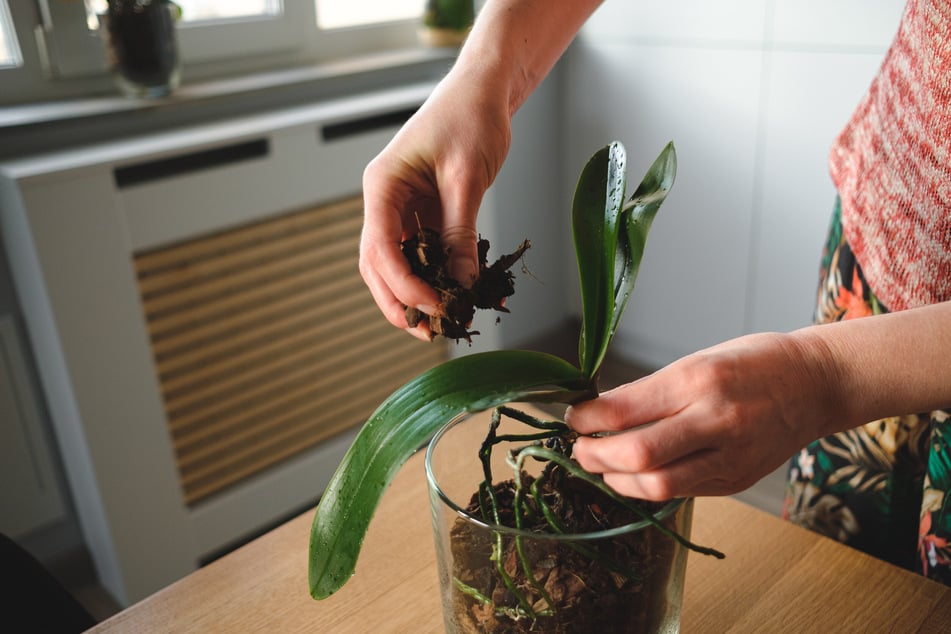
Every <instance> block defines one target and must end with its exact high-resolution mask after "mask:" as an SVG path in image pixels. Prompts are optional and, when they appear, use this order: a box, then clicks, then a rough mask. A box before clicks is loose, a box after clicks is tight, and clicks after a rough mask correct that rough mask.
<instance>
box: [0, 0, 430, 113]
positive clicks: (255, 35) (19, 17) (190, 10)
mask: <svg viewBox="0 0 951 634" xmlns="http://www.w3.org/2000/svg"><path fill="white" fill-rule="evenodd" d="M175 3H176V4H177V5H178V6H179V7H180V8H181V12H182V16H181V22H180V23H179V25H178V29H177V32H178V43H179V51H180V54H181V56H182V59H183V62H184V67H185V71H184V72H185V77H186V81H188V80H192V81H194V80H199V81H200V80H202V79H209V78H213V77H216V76H222V75H228V74H235V73H240V72H251V71H259V70H266V69H279V68H287V67H289V66H294V65H301V64H311V63H320V62H325V61H333V60H337V59H343V58H347V57H352V56H356V55H363V54H371V53H379V52H384V51H387V50H395V49H401V48H404V49H405V48H410V47H415V46H417V45H418V44H417V35H416V32H417V27H418V24H419V20H420V17H421V16H422V14H423V9H424V5H425V0H363V1H360V2H356V1H354V0H175ZM8 5H9V7H8ZM31 5H33V6H31ZM107 6H108V0H82V1H81V2H80V1H79V0H71V1H64V0H35V4H34V3H31V2H26V1H24V2H19V0H18V1H17V2H14V3H10V2H9V0H0V76H2V78H0V81H2V82H3V83H4V85H5V87H7V86H9V87H10V89H9V90H5V91H0V104H2V103H14V102H17V101H19V102H23V101H30V100H36V99H43V98H46V97H48V96H58V97H62V96H68V95H75V96H78V95H82V94H84V93H83V86H86V89H85V90H86V91H87V93H88V92H92V91H94V90H95V89H93V88H89V87H90V86H99V88H98V90H99V91H100V92H101V91H102V90H103V89H104V88H103V86H105V85H107V84H105V83H104V81H105V79H106V77H107V66H106V55H105V50H104V47H103V43H102V40H101V38H100V36H99V20H98V17H97V16H98V14H99V13H101V12H103V11H104V10H105V9H106V8H107ZM6 8H9V10H10V13H12V19H6V18H5V15H4V13H5V11H4V10H5V9H6ZM36 8H38V11H37V10H36ZM37 15H38V16H39V22H40V23H39V24H37V23H36V22H37ZM11 25H13V26H15V28H11ZM17 38H19V41H20V42H26V41H29V42H30V46H27V47H25V48H24V49H23V51H24V52H29V53H30V55H29V56H26V55H24V59H21V58H20V56H19V54H18V49H17V45H16V41H17ZM34 38H35V40H36V45H35V46H34V45H33V44H34V42H33V41H32V40H33V39H34ZM37 51H38V52H39V55H37V54H36V52H37ZM16 63H21V68H19V69H10V68H9V66H10V65H12V64H16ZM20 71H22V72H20ZM14 73H16V75H14ZM97 82H98V83H97ZM13 93H15V94H13Z"/></svg>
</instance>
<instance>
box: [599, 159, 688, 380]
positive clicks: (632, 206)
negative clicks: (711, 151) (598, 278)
mask: <svg viewBox="0 0 951 634" xmlns="http://www.w3.org/2000/svg"><path fill="white" fill-rule="evenodd" d="M676 176H677V151H676V150H675V149H674V144H673V143H668V144H667V146H666V147H664V149H663V151H661V153H660V155H659V156H658V157H657V159H656V160H655V161H654V163H653V164H652V165H651V166H650V169H648V170H647V174H645V175H644V178H643V180H641V184H640V185H639V186H638V187H637V190H635V192H634V194H633V195H632V196H631V199H630V200H629V201H628V202H627V203H626V204H625V205H624V208H623V209H622V210H621V218H622V220H621V224H622V225H623V226H624V231H623V232H622V233H621V235H620V236H619V239H618V248H617V257H618V259H617V263H616V265H615V271H614V276H615V280H617V287H616V288H615V291H614V314H613V316H612V319H611V326H610V330H609V331H608V333H607V337H606V341H605V344H604V351H606V350H607V344H608V343H609V342H610V341H611V338H612V337H614V333H615V332H616V331H617V327H618V325H619V324H620V323H621V315H622V314H623V313H624V307H625V306H626V305H627V300H628V299H629V298H630V297H631V292H632V291H633V290H634V281H635V280H636V279H637V272H638V271H639V270H640V266H641V258H642V257H643V255H644V247H645V246H646V244H647V234H648V233H649V232H650V228H651V224H652V223H653V222H654V217H655V216H656V215H657V212H658V210H660V206H661V205H662V204H663V202H664V200H666V198H667V193H668V192H670V188H671V187H673V186H674V179H675V178H676ZM604 351H603V352H602V358H603V353H604ZM599 363H600V359H599Z"/></svg>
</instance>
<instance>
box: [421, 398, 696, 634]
mask: <svg viewBox="0 0 951 634" xmlns="http://www.w3.org/2000/svg"><path fill="white" fill-rule="evenodd" d="M503 427H504V424H503ZM521 431H522V433H524V429H522V430H521ZM485 432H486V419H485V417H484V416H483V417H479V418H477V419H475V421H473V418H472V417H471V416H469V415H465V416H462V417H460V418H458V419H456V420H454V421H453V422H451V423H449V424H448V425H447V426H446V427H444V428H443V429H442V430H441V431H440V432H439V433H438V434H437V435H436V436H435V438H433V440H432V442H431V443H430V445H429V448H428V450H427V453H426V473H427V477H428V479H429V485H430V499H431V507H432V515H433V529H434V534H435V539H436V553H437V560H438V564H439V577H440V583H441V588H442V605H443V614H444V620H445V626H446V631H447V632H450V633H455V632H495V633H499V632H513V633H514V632H598V633H599V634H608V633H611V632H618V633H620V632H645V633H646V632H677V631H678V630H679V627H680V607H681V599H682V596H683V583H684V573H685V571H686V562H687V549H686V548H685V547H684V546H682V545H681V544H679V543H677V542H676V541H674V540H673V539H671V538H670V537H668V536H666V535H663V534H662V533H661V532H660V531H659V530H658V529H657V528H655V527H653V526H651V525H650V524H649V523H648V522H646V521H639V522H635V523H629V524H625V525H620V526H608V527H605V528H603V529H601V530H598V531H596V532H585V533H579V534H551V533H533V532H527V531H525V530H517V529H514V528H509V527H505V526H500V525H498V524H493V523H488V522H486V521H483V520H482V519H480V518H479V517H476V516H475V515H474V514H473V513H472V512H470V511H467V510H466V507H470V501H471V499H472V498H473V494H474V493H475V492H476V491H477V490H478V486H479V483H480V482H481V481H482V480H483V479H484V475H483V470H482V464H481V463H480V461H479V459H478V456H477V452H478V450H479V447H480V442H481V438H483V437H484V436H485ZM499 433H500V434H502V433H506V432H505V431H503V429H501V428H500V430H499ZM505 453H506V452H505V451H495V452H494V454H493V460H494V461H497V464H494V465H493V467H492V471H493V474H496V475H495V476H494V478H493V479H494V480H499V479H501V478H502V477H506V476H507V475H508V474H512V467H511V466H507V465H506V464H505V456H504V454H505ZM469 456H472V459H471V460H469V459H468V457H469ZM529 462H531V461H529ZM586 501H589V500H586ZM597 504H598V505H604V501H600V502H598V503H597ZM470 508H471V507H470ZM594 508H595V509H596V510H598V512H601V511H603V510H605V509H603V508H601V507H600V506H594ZM576 510H577V512H580V513H589V512H591V507H588V508H577V509H576ZM692 512H693V500H692V499H687V500H674V501H671V502H668V503H665V504H663V505H660V508H659V510H654V511H653V514H654V517H655V518H657V519H659V520H660V521H661V523H662V524H663V525H664V526H666V527H668V528H670V529H672V530H674V531H676V532H677V533H679V534H680V535H682V536H684V537H689V533H690V523H691V517H692ZM506 577H507V579H506ZM513 589H514V591H513Z"/></svg>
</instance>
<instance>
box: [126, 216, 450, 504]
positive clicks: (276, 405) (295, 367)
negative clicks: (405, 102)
mask: <svg viewBox="0 0 951 634" xmlns="http://www.w3.org/2000/svg"><path fill="white" fill-rule="evenodd" d="M361 222H362V201H361V200H360V199H350V200H346V201H343V202H339V203H334V204H330V205H326V206H321V207H317V208H315V209H308V210H305V211H300V212H295V213H291V214H287V215H284V216H280V217H277V218H273V219H268V220H266V221H263V222H258V223H255V224H252V225H248V226H244V227H240V228H237V229H233V230H229V231H227V232H223V233H218V234H215V235H211V236H204V237H200V238H197V239H194V240H190V241H187V242H184V243H179V244H176V245H173V246H171V247H164V248H161V249H159V250H155V251H150V252H145V253H139V254H137V255H136V256H135V266H136V270H137V273H138V280H139V288H140V292H141V296H142V300H143V303H144V307H145V313H146V318H147V322H148V328H149V332H150V335H151V340H152V350H153V354H154V357H155V363H156V367H157V371H158V375H159V380H160V384H161V389H162V395H163V398H164V401H165V411H166V415H167V419H168V425H169V429H170V432H171V435H172V439H173V443H174V448H175V452H176V458H177V462H178V470H179V474H180V477H181V483H182V489H183V491H184V497H185V500H186V502H187V503H188V504H189V505H191V504H194V503H196V502H198V501H199V500H203V499H205V498H207V497H208V496H210V495H213V494H215V493H217V492H220V491H222V490H223V489H225V488H227V487H229V486H231V485H233V484H235V483H238V482H240V481H242V480H244V479H245V478H249V477H251V476H253V475H255V474H257V473H260V472H261V471H263V470H265V469H268V468H269V467H272V466H274V465H276V464H278V463H280V462H281V461H284V460H287V459H289V458H291V457H293V456H294V455H296V454H299V453H300V452H303V451H305V450H307V449H308V448H310V447H313V446H314V445H315V444H317V443H319V442H321V441H323V440H325V439H327V438H329V437H330V436H332V435H334V434H337V433H339V432H341V431H343V430H344V429H346V428H349V427H352V426H354V425H358V424H360V423H362V422H363V421H364V420H366V418H367V416H369V414H370V413H372V411H373V410H374V409H375V408H376V406H377V405H379V403H380V402H381V401H382V400H383V399H384V398H385V397H386V396H387V395H388V394H390V393H391V392H392V391H393V390H394V389H395V388H396V387H398V386H399V385H401V384H403V383H405V382H406V381H408V380H409V379H410V378H412V377H413V376H415V375H417V374H419V373H420V372H422V371H423V370H425V369H427V368H429V367H431V366H432V365H434V364H435V363H437V362H440V361H442V360H443V359H444V358H445V356H446V348H445V346H439V345H427V344H425V343H422V342H419V341H417V340H415V339H413V338H412V337H408V336H407V335H406V334H405V333H403V332H401V331H400V330H398V329H396V328H393V327H392V326H390V325H389V324H388V323H387V322H386V321H385V320H384V319H383V317H382V316H381V315H380V314H379V311H378V309H377V308H376V305H375V304H374V303H373V300H372V298H371V297H370V294H369V291H367V290H366V288H365V286H364V284H363V282H362V280H361V278H360V275H359V272H358V270H357V261H356V258H357V256H356V254H357V247H358V241H359V233H360V225H361Z"/></svg>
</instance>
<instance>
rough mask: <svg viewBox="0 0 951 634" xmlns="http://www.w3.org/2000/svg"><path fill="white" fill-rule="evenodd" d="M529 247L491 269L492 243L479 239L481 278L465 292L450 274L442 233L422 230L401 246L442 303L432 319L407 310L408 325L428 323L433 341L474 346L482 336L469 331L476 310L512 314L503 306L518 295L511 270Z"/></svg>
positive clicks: (521, 247)
mask: <svg viewBox="0 0 951 634" xmlns="http://www.w3.org/2000/svg"><path fill="white" fill-rule="evenodd" d="M530 246H531V243H530V242H529V241H528V240H525V241H523V242H522V244H520V245H519V247H518V249H516V250H515V252H513V253H510V254H508V255H503V256H502V257H500V258H499V259H498V260H496V261H495V262H493V263H492V264H491V265H490V264H488V253H489V241H488V240H485V239H480V240H479V242H478V250H479V276H478V277H477V278H476V279H475V280H474V281H473V283H472V286H471V288H466V287H465V286H463V285H462V284H460V283H459V282H458V281H457V280H455V279H454V278H453V277H452V276H451V275H450V274H449V270H448V263H449V249H447V248H446V247H445V246H444V245H443V244H442V241H441V240H440V237H439V233H437V232H436V231H433V230H432V229H426V228H421V229H420V230H419V233H418V234H417V235H415V236H413V237H411V238H409V239H407V240H405V241H404V242H403V243H402V244H401V249H402V251H403V256H404V257H405V258H406V260H407V261H408V262H409V265H410V270H412V272H413V275H416V276H417V277H420V278H422V280H423V281H424V282H426V283H427V284H429V285H430V286H431V287H433V288H434V289H436V292H437V293H439V296H440V302H439V305H438V306H436V310H437V314H436V315H435V316H433V317H428V316H427V315H426V314H424V313H422V312H420V311H419V310H417V309H416V308H413V307H407V308H406V323H407V325H409V326H410V327H411V328H415V327H416V326H417V325H418V324H419V323H420V322H421V321H423V320H428V322H429V329H430V331H431V332H432V334H433V336H434V337H435V336H437V335H442V336H443V337H447V338H449V339H455V340H456V341H458V340H459V339H465V340H466V341H468V342H470V343H471V342H472V335H477V334H479V331H477V330H471V331H470V330H469V325H470V324H471V323H472V319H473V317H474V316H475V311H476V309H477V308H482V309H494V310H497V311H500V312H504V313H507V312H509V311H508V310H507V309H506V308H505V305H504V304H505V298H506V297H509V296H510V295H512V294H514V293H515V276H514V275H513V274H512V272H511V271H510V270H509V269H511V268H512V266H514V264H515V263H516V262H518V261H519V260H520V259H521V258H522V255H523V254H524V253H525V251H526V250H527V249H528V248H529V247H530Z"/></svg>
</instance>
